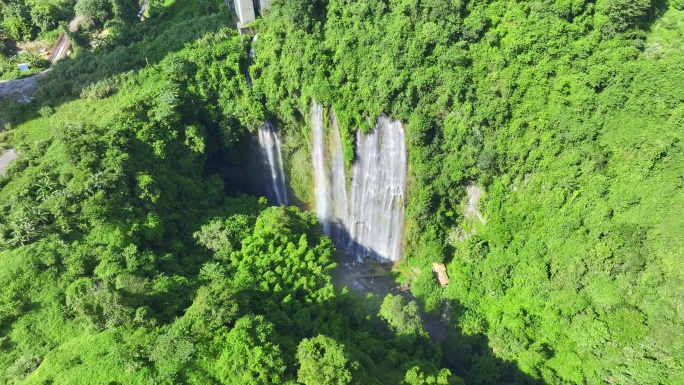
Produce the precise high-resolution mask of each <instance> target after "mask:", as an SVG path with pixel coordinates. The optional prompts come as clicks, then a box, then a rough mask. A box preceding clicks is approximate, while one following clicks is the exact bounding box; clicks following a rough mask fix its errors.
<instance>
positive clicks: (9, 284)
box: [0, 1, 462, 385]
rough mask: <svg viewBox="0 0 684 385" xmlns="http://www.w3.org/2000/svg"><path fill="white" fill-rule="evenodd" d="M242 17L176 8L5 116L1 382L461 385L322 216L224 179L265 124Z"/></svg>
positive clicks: (55, 76) (69, 62) (56, 73)
mask: <svg viewBox="0 0 684 385" xmlns="http://www.w3.org/2000/svg"><path fill="white" fill-rule="evenodd" d="M181 20H182V23H181V22H180V21H181ZM227 20H229V17H228V15H227V14H226V11H225V10H224V8H223V6H222V3H220V2H217V3H211V2H206V1H200V2H184V3H179V4H176V5H173V6H171V7H169V8H167V9H166V11H165V12H164V13H160V14H159V15H158V17H157V18H152V19H150V20H148V21H146V22H144V23H136V24H131V25H125V24H123V25H121V26H119V27H118V30H117V32H116V34H113V35H112V37H111V38H110V39H111V40H110V41H109V42H107V44H101V45H99V46H98V48H97V49H95V50H92V51H87V50H81V51H79V52H78V54H77V55H76V56H75V57H73V58H67V59H63V60H62V61H60V62H58V63H57V64H56V65H55V67H54V69H53V70H52V71H51V72H50V73H48V74H47V75H46V76H45V78H44V79H43V80H42V81H41V82H42V86H41V91H40V93H39V94H38V96H37V98H36V100H35V101H33V102H32V103H28V104H17V103H14V102H13V101H4V102H2V104H1V106H2V110H1V111H2V112H1V113H0V115H1V116H0V120H1V121H2V124H3V125H4V126H5V127H6V129H5V131H4V132H3V133H2V140H3V141H4V142H6V143H10V144H12V145H13V146H14V147H15V150H16V151H17V152H18V153H20V154H21V157H20V158H19V159H18V160H16V161H15V162H13V163H12V164H11V166H10V168H9V170H8V172H7V174H6V175H5V177H4V178H2V179H1V180H0V186H1V187H2V189H1V190H0V207H2V215H1V217H0V218H1V219H0V249H1V251H0V285H1V286H2V290H1V291H0V292H1V293H2V295H1V296H0V383H7V384H18V383H26V384H47V383H50V384H98V383H121V384H138V383H169V384H170V383H194V384H279V383H283V384H285V383H303V384H311V385H318V384H352V383H355V384H356V383H362V384H391V383H394V384H399V383H405V384H424V383H430V384H458V383H462V382H461V380H460V379H459V378H458V377H456V376H454V375H452V374H451V372H450V371H449V370H448V369H445V368H443V367H442V365H441V349H440V348H439V346H437V345H435V344H434V343H432V342H430V340H429V339H428V338H427V334H426V332H425V330H424V329H423V326H422V324H421V320H420V314H419V312H418V311H417V309H418V306H417V304H416V302H415V301H412V300H410V299H409V298H406V297H403V296H396V297H392V298H390V297H388V299H387V300H385V302H384V303H383V299H382V298H376V297H374V296H369V297H361V296H359V295H357V294H351V293H349V292H348V291H347V290H346V289H344V288H343V287H340V286H337V287H335V286H333V284H332V276H333V272H334V271H335V269H336V266H337V262H338V261H339V256H338V255H337V253H336V251H335V249H334V247H333V245H332V243H331V241H330V239H329V238H328V237H326V236H324V235H323V234H322V229H321V226H320V225H319V223H318V221H317V219H316V216H315V214H313V213H310V212H306V213H305V212H301V211H300V210H299V209H297V208H294V207H292V208H284V207H268V205H267V202H266V201H265V200H263V198H261V199H259V198H257V197H252V196H248V195H244V194H240V193H239V192H238V190H240V189H242V186H241V185H240V183H241V179H240V177H235V175H234V173H233V174H231V173H228V174H221V173H218V172H216V170H217V167H216V166H213V165H212V164H214V163H219V164H220V165H222V166H224V167H226V168H231V167H232V168H234V169H237V170H241V171H242V173H247V172H248V171H247V170H248V169H249V159H248V158H249V154H250V153H249V151H248V150H249V144H248V143H249V137H250V135H251V134H250V132H252V131H253V130H254V129H255V128H256V127H257V126H258V125H260V124H261V123H262V122H263V120H264V108H263V106H262V105H261V104H260V103H259V102H258V100H257V99H256V98H255V97H254V94H253V93H252V91H251V90H250V88H249V86H248V83H247V81H246V78H245V76H244V74H245V72H246V69H247V65H248V62H249V59H248V43H249V38H247V37H240V36H238V35H237V34H236V31H235V30H233V29H231V28H227V27H226V21H227ZM124 43H125V44H124ZM227 193H230V195H229V194H227ZM381 305H382V310H381Z"/></svg>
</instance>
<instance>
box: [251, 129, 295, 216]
mask: <svg viewBox="0 0 684 385" xmlns="http://www.w3.org/2000/svg"><path fill="white" fill-rule="evenodd" d="M258 141H259V162H260V164H261V165H262V170H263V173H264V179H265V180H264V182H265V183H264V184H265V185H266V198H268V201H269V203H271V204H275V205H278V206H280V205H288V204H289V203H288V200H287V187H286V184H285V172H284V171H283V156H282V153H281V151H280V139H279V138H278V134H277V133H276V132H275V129H274V127H273V124H271V122H270V121H268V120H267V121H266V122H265V123H264V125H262V126H261V127H259V133H258Z"/></svg>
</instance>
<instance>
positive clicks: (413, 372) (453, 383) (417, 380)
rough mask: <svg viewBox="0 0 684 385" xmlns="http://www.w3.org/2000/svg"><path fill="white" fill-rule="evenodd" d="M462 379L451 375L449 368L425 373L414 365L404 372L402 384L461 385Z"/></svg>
mask: <svg viewBox="0 0 684 385" xmlns="http://www.w3.org/2000/svg"><path fill="white" fill-rule="evenodd" d="M463 383H464V382H463V380H462V379H460V378H458V377H456V376H452V375H451V372H450V371H449V369H442V370H440V371H439V372H436V373H433V374H425V372H424V371H423V369H421V368H420V366H414V367H412V368H411V369H409V370H408V371H407V372H406V377H404V381H403V384H404V385H462V384H463Z"/></svg>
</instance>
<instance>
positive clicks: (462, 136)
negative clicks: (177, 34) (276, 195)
mask: <svg viewBox="0 0 684 385" xmlns="http://www.w3.org/2000/svg"><path fill="white" fill-rule="evenodd" d="M681 7H682V3H681V2H679V1H671V2H670V3H669V4H668V3H665V2H660V1H650V0H639V1H632V0H599V1H581V0H579V1H572V0H567V1H564V0H557V1H552V0H549V1H492V0H490V1H479V2H474V1H473V2H468V1H429V0H428V1H425V0H424V1H415V0H404V1H400V0H396V1H394V0H389V1H364V2H352V1H345V0H329V1H325V0H319V1H317V2H306V1H288V2H276V3H275V4H274V6H273V7H272V9H271V12H270V14H269V15H267V17H266V18H265V20H264V22H263V23H262V24H261V26H260V29H259V32H260V36H259V41H258V45H257V46H258V50H257V51H258V53H259V54H258V55H257V66H258V67H259V71H260V76H259V77H258V80H259V82H258V86H259V90H260V91H261V92H262V93H263V99H264V100H265V102H266V104H267V106H268V107H269V109H270V110H272V111H276V112H277V113H278V114H279V116H281V119H282V120H283V121H286V122H287V121H289V120H291V118H292V116H294V114H293V113H292V111H293V110H300V111H306V108H307V103H308V100H309V98H314V99H315V100H318V101H322V102H325V103H326V104H328V105H332V106H334V108H335V111H336V113H337V114H338V116H339V117H340V118H341V120H342V122H343V123H344V125H345V126H346V128H347V129H349V130H352V129H353V128H355V127H357V126H363V125H364V124H366V123H365V117H371V118H372V117H374V116H376V115H378V114H381V113H388V114H391V115H392V116H393V117H395V118H400V119H402V120H404V121H406V122H407V123H408V124H407V130H408V133H407V135H408V136H409V138H410V143H409V144H410V156H411V160H410V162H411V164H410V168H411V173H412V177H413V178H414V179H413V182H412V186H411V192H410V196H409V201H408V204H409V207H408V208H409V211H408V214H409V227H408V228H407V236H406V239H407V240H406V247H407V259H406V261H405V263H404V265H405V268H406V269H407V270H408V269H409V268H411V267H414V266H415V267H419V268H421V269H422V271H429V270H428V269H429V267H428V266H429V263H431V262H433V261H440V260H444V261H445V262H446V263H447V264H448V273H449V275H450V276H451V284H450V286H449V287H448V288H447V289H446V290H443V291H442V290H438V289H437V287H436V284H435V282H434V280H433V278H432V277H431V275H430V274H427V273H425V274H421V275H420V276H419V277H418V279H417V281H416V282H414V293H415V294H416V295H418V296H420V297H421V298H422V299H424V304H425V306H426V308H427V309H428V310H433V311H437V310H438V309H439V308H441V306H442V304H444V303H448V304H449V308H450V309H451V321H452V322H451V328H452V329H451V334H450V337H449V339H448V340H447V341H446V342H445V343H444V344H443V346H444V348H445V352H444V355H443V361H444V363H445V364H446V365H448V366H449V367H451V368H459V367H462V368H463V367H464V368H468V367H470V366H471V365H474V366H481V365H485V364H484V362H485V361H486V360H485V359H483V358H482V357H485V356H487V354H488V353H487V351H488V350H489V349H485V351H484V352H483V351H482V350H481V349H480V348H473V345H472V344H471V342H472V341H473V340H476V341H477V340H479V341H482V343H487V346H488V347H489V348H491V351H492V352H493V354H494V355H495V356H496V357H499V358H502V359H504V360H509V361H512V362H515V363H516V364H517V365H518V367H519V368H520V369H521V370H523V371H524V372H525V373H527V374H529V375H530V376H532V377H534V378H540V379H543V380H544V381H546V382H548V383H552V384H560V383H578V384H582V383H589V384H599V383H609V384H656V383H662V384H676V383H681V382H683V381H684V367H683V365H684V336H683V335H682V333H683V331H684V318H683V317H682V311H681V307H682V303H683V302H682V301H683V300H684V298H683V297H682V294H681V293H682V284H683V276H682V273H681V271H680V269H679V268H678V261H679V260H680V259H681V257H682V254H683V252H684V248H683V247H682V246H683V245H682V242H681V234H682V230H683V229H684V219H683V218H684V216H683V215H682V214H684V213H683V212H682V207H681V204H680V202H682V200H683V199H684V190H682V180H681V178H682V175H683V172H684V161H683V159H684V153H683V150H684V149H683V148H682V141H681V139H682V135H683V134H682V124H683V123H684V121H683V120H682V117H683V116H684V115H682V113H683V112H684V104H682V102H683V101H684V89H682V87H681V86H680V85H681V84H680V83H681V82H680V79H682V77H683V76H684V59H682V58H683V56H682V54H683V53H684V52H682V47H681V36H682V33H684V12H682V11H680V10H679V8H681ZM349 137H351V136H349ZM346 145H347V146H348V147H350V146H352V142H351V140H348V141H347V142H346ZM347 153H348V154H350V155H351V154H353V152H352V151H351V150H349V149H348V151H347ZM349 160H351V159H349ZM470 184H477V185H478V186H480V187H481V188H483V189H484V191H485V193H484V195H483V198H482V201H481V202H480V208H481V211H482V215H483V217H484V219H485V222H486V224H482V223H480V222H479V221H478V220H477V219H467V218H465V216H464V215H462V213H463V212H464V210H463V208H464V205H465V203H464V201H466V200H467V198H466V197H465V195H466V194H465V190H466V189H465V187H466V186H468V185H470ZM482 336H484V337H482ZM476 345H477V344H475V346H476ZM488 373H489V375H490V376H491V377H489V378H479V379H475V378H471V380H472V381H473V382H478V383H491V382H495V381H497V378H498V375H499V372H498V371H497V369H496V368H493V369H491V370H489V371H488ZM466 378H467V379H468V376H467V375H466Z"/></svg>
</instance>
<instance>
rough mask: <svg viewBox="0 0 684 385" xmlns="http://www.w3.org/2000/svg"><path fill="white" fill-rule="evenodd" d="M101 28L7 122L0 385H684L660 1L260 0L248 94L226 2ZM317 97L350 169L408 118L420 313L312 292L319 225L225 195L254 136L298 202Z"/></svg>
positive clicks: (163, 7)
mask: <svg viewBox="0 0 684 385" xmlns="http://www.w3.org/2000/svg"><path fill="white" fill-rule="evenodd" d="M3 4H4V3H3ZM12 4H15V3H12ZM17 4H19V3H17ZM21 4H23V3H21ZM31 4H33V3H31ZM40 4H42V3H40ZM59 4H66V3H59ZM117 4H118V5H121V7H118V5H117ZM122 4H123V5H122ZM72 5H73V4H72ZM98 5H99V6H103V7H104V8H103V9H105V10H106V11H107V12H106V13H105V14H102V15H101V17H100V18H99V19H96V20H94V21H95V25H96V26H97V27H98V28H100V27H105V26H106V27H107V28H108V29H109V32H110V34H109V35H107V36H106V37H103V38H100V40H99V41H98V45H97V48H95V49H90V44H89V41H88V36H86V35H82V36H78V35H76V36H72V38H73V39H74V41H75V43H76V44H77V47H78V50H77V53H76V55H74V56H73V57H71V58H68V59H64V60H62V61H60V62H59V63H57V64H56V65H55V67H54V69H53V70H52V71H51V72H50V73H48V74H47V75H46V76H45V78H44V79H43V80H42V81H41V89H40V92H39V93H38V95H37V97H36V99H35V100H34V101H33V102H31V103H26V104H17V103H14V102H13V101H0V124H2V126H3V127H4V131H3V132H2V133H1V134H0V140H2V142H3V144H4V145H12V146H14V148H15V150H16V151H17V152H18V153H19V154H20V158H19V159H18V160H17V161H15V162H14V163H13V164H12V165H11V166H10V168H9V170H8V172H7V174H6V176H5V177H4V178H2V179H0V187H1V189H0V207H2V213H1V214H0V287H1V289H0V383H7V384H20V383H27V384H99V383H120V384H138V383H169V384H170V383H191V384H278V383H283V384H289V383H303V384H310V385H314V384H315V385H318V384H458V383H463V382H465V383H468V384H497V383H509V382H516V383H521V384H524V383H547V384H601V383H607V384H678V383H682V382H684V366H683V365H684V336H683V335H682V333H684V316H683V315H682V310H681V309H682V305H683V304H684V298H683V297H682V292H683V291H682V288H683V283H684V282H683V280H684V277H683V276H682V273H681V271H680V269H679V265H678V262H679V260H680V259H681V256H682V253H683V251H682V250H684V244H683V241H682V240H681V238H682V237H681V234H682V233H683V232H684V213H683V212H682V210H684V209H682V207H681V205H680V204H679V203H680V202H682V201H683V200H684V196H683V195H684V194H683V193H682V175H684V153H683V152H684V151H683V150H684V149H683V148H682V141H681V140H680V139H681V136H682V135H683V134H682V130H681V128H682V125H683V124H684V104H683V102H684V89H682V87H680V83H681V82H680V81H679V79H682V78H684V59H683V58H684V56H683V55H682V54H683V53H684V52H682V49H684V47H682V37H683V35H684V11H682V10H680V8H683V7H684V4H682V2H681V1H678V0H671V1H670V2H669V3H665V2H660V1H656V0H637V1H634V0H598V1H582V0H556V1H553V0H544V1H542V0H540V1H532V2H530V1H525V2H523V1H520V2H518V1H503V0H498V1H495V0H489V1H480V2H467V1H458V0H454V1H438V0H424V1H417V0H403V1H400V0H387V1H379V0H370V1H363V2H352V1H347V0H317V1H304V0H287V1H285V0H280V1H274V3H273V4H272V7H271V9H270V10H269V12H267V13H266V15H265V17H264V18H263V20H261V21H259V22H257V23H254V28H255V31H256V32H258V33H259V39H258V41H257V42H256V43H255V45H254V48H255V50H256V58H255V60H256V63H255V64H254V66H252V68H251V74H252V78H253V79H254V86H253V88H250V87H249V85H248V83H247V81H246V78H245V76H244V75H245V73H246V71H247V67H248V65H249V58H248V49H249V42H250V38H249V37H247V36H242V37H241V36H238V35H237V34H236V32H235V30H234V26H232V25H231V24H230V20H231V17H230V15H228V13H227V11H226V9H225V7H224V4H223V2H221V1H209V0H195V1H193V0H184V1H178V2H166V3H164V4H162V3H161V2H153V3H152V4H151V6H150V13H149V15H148V16H150V18H149V19H147V20H145V21H144V22H138V21H135V22H134V21H133V20H132V18H130V11H131V10H133V11H135V8H137V4H134V3H125V4H124V3H119V2H85V3H81V6H82V7H86V6H88V7H95V9H99V8H97V6H98ZM25 6H26V5H25ZM3 7H4V8H3V11H2V12H3V13H2V14H3V23H5V24H6V23H7V20H8V19H7V15H10V13H8V12H9V11H7V9H8V7H7V6H5V5H3ZM10 8H11V7H10ZM88 9H90V8H88ZM122 9H125V10H126V11H125V12H123V11H121V10H122ZM91 10H92V9H91ZM126 15H128V16H126ZM26 20H28V19H26ZM5 24H3V25H4V27H3V28H5V29H4V31H5V32H4V36H9V35H8V33H9V32H7V31H9V30H8V29H7V26H6V25H5ZM27 28H28V31H29V32H26V33H28V34H30V35H31V37H29V38H33V37H35V36H36V34H38V33H39V31H40V30H41V28H42V26H41V25H40V24H37V23H30V24H29V27H27ZM17 38H19V37H17ZM312 99H314V100H316V101H318V102H322V103H324V104H325V105H327V106H331V107H333V108H334V110H335V113H336V115H337V117H338V119H339V121H340V123H341V126H342V129H343V140H344V142H345V144H344V145H345V154H346V158H347V159H346V160H347V162H352V161H353V156H354V155H353V154H354V152H353V150H354V149H353V140H352V138H353V135H351V133H352V132H353V131H354V130H355V129H356V128H357V127H359V128H362V129H366V128H369V124H368V121H372V118H373V117H375V116H377V115H379V114H382V113H385V114H389V115H391V116H392V117H394V118H398V119H401V120H403V121H405V122H406V128H407V137H408V140H409V143H408V145H409V150H410V151H409V155H410V166H409V168H410V170H409V171H410V186H409V191H410V193H409V196H408V199H407V216H408V218H407V227H406V234H405V239H406V241H405V251H406V258H405V260H404V261H403V262H402V264H401V265H400V269H401V270H402V272H403V274H397V277H398V279H399V280H406V279H409V278H406V277H411V278H410V280H411V282H410V283H411V284H412V288H413V295H414V296H415V297H416V298H417V299H418V304H417V303H416V302H413V301H412V300H411V298H409V297H408V296H406V295H404V296H401V295H396V296H387V297H386V298H385V299H384V300H383V298H376V297H374V296H372V295H371V296H369V297H360V296H358V295H356V294H352V293H350V292H348V291H347V290H346V289H343V288H342V287H341V285H337V284H333V282H334V281H335V282H337V280H334V279H333V276H335V271H337V265H338V263H339V262H340V259H339V255H338V254H337V252H336V251H335V249H334V247H333V245H332V243H331V241H330V239H329V238H328V237H325V236H324V235H323V234H322V231H321V226H320V225H319V223H318V221H317V219H316V217H315V215H314V214H313V213H310V212H301V211H300V210H299V209H297V208H282V207H280V208H276V207H270V208H269V207H267V205H266V202H265V201H264V200H263V199H259V198H258V197H254V196H250V195H246V194H243V192H250V187H249V183H248V179H249V175H250V174H252V173H253V171H254V170H252V169H251V165H252V162H250V157H251V155H250V137H251V133H252V132H254V130H255V129H256V128H257V127H258V126H259V125H260V124H261V123H262V122H263V120H264V119H265V117H266V116H268V117H269V118H271V119H273V120H274V121H276V122H277V123H278V126H279V127H280V128H281V132H282V133H283V134H284V136H285V138H286V143H285V147H286V148H285V151H286V152H288V151H289V155H288V156H289V159H291V160H292V163H291V164H290V165H288V167H287V168H288V172H289V173H290V175H289V177H290V178H289V180H291V181H294V182H293V186H291V187H292V189H293V190H294V191H295V192H297V193H299V195H298V197H297V198H299V199H300V200H301V201H307V200H309V197H310V194H311V193H310V191H309V192H306V191H305V190H306V185H307V180H309V179H311V176H310V172H311V171H310V170H308V171H301V170H304V169H306V168H307V167H308V166H309V164H308V157H307V151H308V143H306V141H307V137H308V134H307V128H306V127H307V118H306V116H307V114H308V113H309V107H310V103H311V100H312ZM369 118H370V119H369ZM286 155H287V154H286ZM305 166H306V167H305ZM300 173H301V175H300ZM469 186H477V188H470V189H469ZM478 188H479V189H481V191H482V192H483V194H482V197H481V199H480V201H479V203H478V204H477V205H474V204H470V203H471V202H469V201H470V200H471V197H469V196H468V193H467V191H468V189H469V191H470V192H471V194H472V193H473V192H476V191H477V189H478ZM307 194H309V195H307ZM476 206H477V207H476ZM478 209H479V212H480V213H481V216H482V218H481V220H480V217H478V215H477V214H476V213H477V211H476V210H478ZM474 210H475V211H474ZM474 213H475V214H474ZM436 261H443V262H444V263H445V264H446V265H447V268H448V274H449V276H450V278H451V283H450V285H449V286H448V287H447V288H446V289H440V288H438V287H437V283H436V281H435V279H434V277H433V276H432V274H430V265H431V263H432V262H436ZM340 280H342V279H340ZM420 310H425V311H427V312H432V313H439V312H443V311H444V312H445V313H446V315H447V316H448V319H449V329H448V333H447V336H446V338H445V339H444V340H443V341H441V343H440V344H435V343H433V342H431V341H430V340H429V339H428V337H427V333H426V331H425V330H424V327H423V326H422V322H421V320H420V317H421V315H420Z"/></svg>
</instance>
